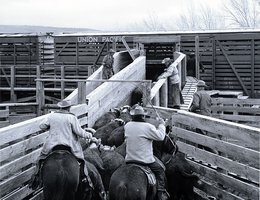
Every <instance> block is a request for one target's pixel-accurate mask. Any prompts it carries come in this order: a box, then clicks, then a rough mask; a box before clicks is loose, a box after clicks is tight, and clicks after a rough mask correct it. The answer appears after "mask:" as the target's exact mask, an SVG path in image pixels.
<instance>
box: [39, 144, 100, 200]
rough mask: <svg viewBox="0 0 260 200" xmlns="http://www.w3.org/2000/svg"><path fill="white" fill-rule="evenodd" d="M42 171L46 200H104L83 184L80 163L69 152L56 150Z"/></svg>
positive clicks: (46, 161)
mask: <svg viewBox="0 0 260 200" xmlns="http://www.w3.org/2000/svg"><path fill="white" fill-rule="evenodd" d="M65 149H66V148H65ZM41 171H42V182H43V195H44V199H45V200H90V199H103V198H99V197H97V196H98V195H96V194H95V193H96V192H95V191H94V190H93V189H92V188H91V187H90V186H89V185H86V183H82V181H81V178H82V175H81V172H80V171H81V170H80V165H79V162H78V160H77V159H76V157H75V156H74V155H73V154H72V153H71V152H70V151H69V150H60V149H58V150H54V151H53V152H52V153H51V154H50V155H49V156H48V157H47V158H46V159H45V161H44V162H43V165H42V169H41ZM91 172H92V171H91ZM93 184H94V185H95V182H94V183H93Z"/></svg>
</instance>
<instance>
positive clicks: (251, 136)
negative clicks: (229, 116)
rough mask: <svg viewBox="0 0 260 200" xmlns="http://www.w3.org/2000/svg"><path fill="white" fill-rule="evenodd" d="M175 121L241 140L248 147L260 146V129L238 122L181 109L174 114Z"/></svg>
mask: <svg viewBox="0 0 260 200" xmlns="http://www.w3.org/2000/svg"><path fill="white" fill-rule="evenodd" d="M172 120H173V123H179V124H185V125H189V126H190V127H193V128H199V129H202V130H206V131H208V132H211V133H214V134H215V135H216V136H217V135H220V136H222V137H224V138H230V139H234V140H237V141H240V142H241V145H242V146H244V147H248V148H258V145H259V139H260V138H259V137H260V134H259V133H260V129H259V128H254V127H250V126H245V125H241V124H237V123H234V122H229V121H225V120H221V119H216V118H212V117H208V116H203V115H199V114H195V113H190V112H187V111H183V110H179V111H178V113H177V114H174V116H173V118H172Z"/></svg>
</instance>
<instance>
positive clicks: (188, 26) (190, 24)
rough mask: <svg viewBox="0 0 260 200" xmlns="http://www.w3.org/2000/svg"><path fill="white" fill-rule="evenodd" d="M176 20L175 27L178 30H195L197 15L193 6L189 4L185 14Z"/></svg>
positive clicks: (197, 20) (196, 27)
mask: <svg viewBox="0 0 260 200" xmlns="http://www.w3.org/2000/svg"><path fill="white" fill-rule="evenodd" d="M185 13H187V14H182V15H180V17H179V18H178V20H177V26H178V29H180V30H197V29H199V28H198V24H199V18H198V15H197V14H196V12H195V9H194V5H193V3H191V4H190V5H189V7H188V9H187V11H186V12H185Z"/></svg>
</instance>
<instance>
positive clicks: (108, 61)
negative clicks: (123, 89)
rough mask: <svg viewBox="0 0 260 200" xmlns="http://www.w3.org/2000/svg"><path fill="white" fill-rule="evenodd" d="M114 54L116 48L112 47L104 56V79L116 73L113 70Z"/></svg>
mask: <svg viewBox="0 0 260 200" xmlns="http://www.w3.org/2000/svg"><path fill="white" fill-rule="evenodd" d="M114 54H115V50H113V49H110V50H109V52H108V54H107V55H106V56H105V57H104V59H103V61H102V65H103V73H102V79H110V78H111V77H112V76H113V75H114V71H113V63H114V57H113V55H114Z"/></svg>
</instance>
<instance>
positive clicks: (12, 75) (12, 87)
mask: <svg viewBox="0 0 260 200" xmlns="http://www.w3.org/2000/svg"><path fill="white" fill-rule="evenodd" d="M10 86H11V93H10V99H11V102H15V101H16V97H15V93H14V86H15V66H11V85H10Z"/></svg>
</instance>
